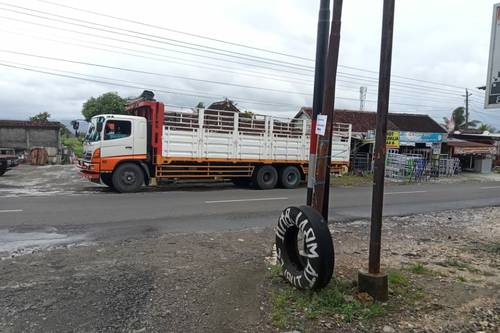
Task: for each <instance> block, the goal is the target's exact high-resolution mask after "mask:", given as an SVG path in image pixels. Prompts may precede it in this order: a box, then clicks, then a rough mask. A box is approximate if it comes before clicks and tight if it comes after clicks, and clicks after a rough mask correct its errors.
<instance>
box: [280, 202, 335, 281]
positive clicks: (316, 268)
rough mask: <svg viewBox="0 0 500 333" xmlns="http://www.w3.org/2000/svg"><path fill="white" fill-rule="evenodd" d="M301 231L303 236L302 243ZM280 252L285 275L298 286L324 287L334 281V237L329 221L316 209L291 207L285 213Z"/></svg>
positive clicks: (281, 230)
mask: <svg viewBox="0 0 500 333" xmlns="http://www.w3.org/2000/svg"><path fill="white" fill-rule="evenodd" d="M299 234H300V235H302V236H303V241H302V242H300V244H299V242H297V240H298V239H299V240H300V237H299ZM299 246H300V247H301V249H299ZM276 252H277V257H278V264H279V265H281V267H282V270H283V277H284V278H285V279H286V280H288V281H289V282H290V283H291V284H292V285H294V286H295V287H296V288H300V289H321V288H324V287H326V286H327V285H328V283H329V282H330V280H331V278H332V275H333V267H334V265H335V253H334V251H333V240H332V237H331V234H330V230H329V229H328V224H327V223H326V222H325V220H324V219H323V217H322V216H321V214H320V213H318V212H317V211H316V210H315V209H313V208H311V207H307V206H301V207H298V208H297V207H288V208H286V209H285V210H284V211H283V212H282V213H281V216H280V218H279V221H278V227H277V229H276Z"/></svg>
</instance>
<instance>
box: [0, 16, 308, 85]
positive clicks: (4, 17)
mask: <svg viewBox="0 0 500 333" xmlns="http://www.w3.org/2000/svg"><path fill="white" fill-rule="evenodd" d="M0 9H1V8H0ZM27 15H30V14H27ZM0 18H2V19H7V20H11V21H15V22H22V23H26V24H30V25H36V26H41V27H45V28H49V29H54V30H57V31H66V32H71V33H76V34H80V35H86V36H91V37H96V38H100V39H108V40H113V41H117V42H121V43H128V44H134V45H138V46H144V47H149V48H154V49H160V50H164V51H169V52H176V53H181V54H185V55H190V56H195V57H201V58H203V59H212V60H217V61H224V62H229V63H233V64H239V65H244V66H251V67H258V68H263V69H268V70H273V71H279V72H286V73H291V74H296V75H307V76H310V75H308V74H306V73H298V72H293V71H290V70H285V69H277V68H272V67H267V66H262V65H258V64H251V63H245V62H240V61H234V60H230V59H222V58H217V57H211V56H207V55H201V54H196V53H191V52H185V51H181V50H173V49H168V48H165V47H160V46H154V45H149V44H144V43H139V42H134V41H127V40H124V39H119V38H114V37H106V36H101V35H96V34H92V33H88V32H82V31H78V30H72V29H66V28H61V27H56V26H53V25H49V24H43V23H35V22H31V21H26V20H21V19H17V18H11V17H6V16H0ZM68 24H71V23H68ZM75 25H77V24H76V23H75ZM93 29H94V30H100V29H97V28H93Z"/></svg>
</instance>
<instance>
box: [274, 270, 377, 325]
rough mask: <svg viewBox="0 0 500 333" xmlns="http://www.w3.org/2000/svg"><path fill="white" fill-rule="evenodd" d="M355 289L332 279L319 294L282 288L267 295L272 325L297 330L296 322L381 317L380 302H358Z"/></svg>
mask: <svg viewBox="0 0 500 333" xmlns="http://www.w3.org/2000/svg"><path fill="white" fill-rule="evenodd" d="M355 292H356V290H355V288H354V287H353V285H352V283H351V282H350V281H348V280H332V282H331V283H330V284H329V285H328V287H327V288H325V289H323V290H320V291H310V290H298V289H295V288H293V287H292V286H289V285H288V284H286V285H282V286H281V288H279V289H278V290H276V291H274V292H273V293H272V295H271V303H272V311H271V320H272V322H273V324H274V325H275V326H276V327H278V328H280V329H285V328H289V327H292V326H293V327H297V326H298V325H299V322H300V321H299V320H300V319H310V320H312V319H317V318H318V317H320V316H330V317H333V318H335V320H336V321H337V322H351V321H352V320H354V319H357V320H367V319H371V318H374V317H378V316H382V315H383V314H385V308H384V306H383V305H382V304H380V303H361V302H360V301H358V300H357V299H356V298H355V297H354V296H353V295H354V294H355Z"/></svg>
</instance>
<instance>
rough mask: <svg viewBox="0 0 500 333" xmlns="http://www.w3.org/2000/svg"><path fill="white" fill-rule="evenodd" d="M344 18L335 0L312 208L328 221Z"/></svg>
mask: <svg viewBox="0 0 500 333" xmlns="http://www.w3.org/2000/svg"><path fill="white" fill-rule="evenodd" d="M341 18H342V0H334V2H333V15H332V29H331V32H330V43H329V46H328V57H327V61H326V77H325V89H324V95H323V110H322V112H321V114H322V115H325V116H326V117H327V123H326V128H325V134H324V135H319V136H318V138H319V140H318V152H317V164H316V180H315V182H314V186H313V198H312V206H313V208H315V209H316V210H317V211H318V212H320V213H321V215H322V216H323V218H324V219H325V221H328V210H329V193H330V183H329V179H330V177H329V176H330V167H331V165H330V164H331V145H332V129H333V114H334V110H335V87H336V84H337V67H338V62H339V46H340V28H341Z"/></svg>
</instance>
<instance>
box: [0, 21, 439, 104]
mask: <svg viewBox="0 0 500 333" xmlns="http://www.w3.org/2000/svg"><path fill="white" fill-rule="evenodd" d="M0 17H1V16H0ZM30 23H31V22H30ZM70 31H71V32H73V30H70ZM15 34H18V33H15ZM21 35H22V34H21ZM100 37H101V36H100ZM41 38H43V37H41ZM102 38H105V37H102ZM44 39H47V40H52V41H55V42H61V43H65V44H73V45H77V46H82V47H87V48H92V49H98V50H103V51H107V52H113V53H118V52H116V51H113V50H108V49H102V48H96V47H90V46H86V45H79V44H76V43H71V42H65V41H64V42H63V41H59V40H53V39H48V38H44ZM94 44H95V43H94ZM97 44H100V45H105V44H101V43H97ZM114 48H120V47H116V46H114ZM121 49H126V50H131V51H133V52H143V53H147V54H153V55H156V56H163V57H166V58H172V57H171V56H164V55H162V54H156V53H151V52H145V51H138V50H134V49H128V48H121ZM119 53H120V54H127V55H132V56H138V55H136V54H130V53H123V52H119ZM145 58H149V59H151V58H150V57H145ZM176 59H179V58H176ZM153 60H159V59H155V58H153ZM183 65H187V66H195V65H190V64H183ZM209 65H211V64H209ZM195 67H200V66H195ZM217 70H218V71H225V72H228V71H226V70H224V69H221V67H217ZM237 73H238V72H237ZM243 75H249V74H243ZM344 75H345V74H344V73H339V76H340V77H343V76H344ZM347 75H349V74H347ZM249 76H253V75H249ZM258 76H260V77H265V76H262V75H258ZM265 78H267V79H272V78H270V77H265ZM274 78H276V77H274ZM348 78H351V80H352V79H356V77H355V76H354V77H353V76H348ZM364 78H367V79H370V80H371V81H372V82H377V81H378V80H377V79H375V78H370V77H364ZM276 79H277V78H276ZM288 79H291V78H289V77H288ZM283 81H286V80H283ZM339 81H342V80H341V79H339ZM296 82H299V83H302V84H304V83H306V84H307V82H304V81H296ZM344 82H351V81H345V80H344ZM352 82H354V81H352ZM404 88H412V87H411V86H410V87H406V86H403V87H401V88H400V89H404ZM393 89H398V82H394V87H393ZM412 89H413V88H412ZM427 94H434V95H436V94H442V93H439V92H434V91H431V92H427Z"/></svg>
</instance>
